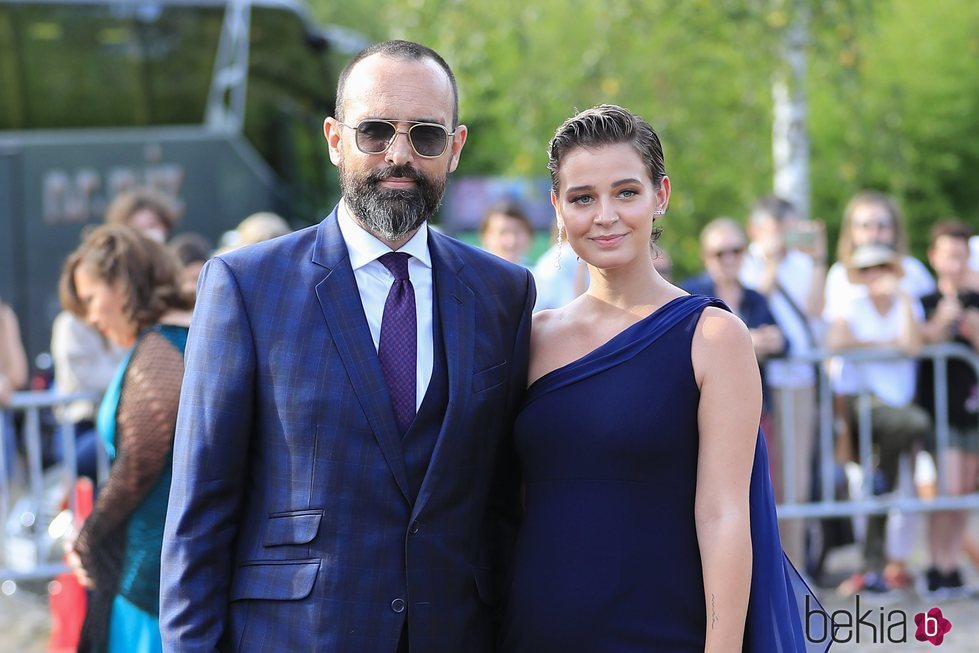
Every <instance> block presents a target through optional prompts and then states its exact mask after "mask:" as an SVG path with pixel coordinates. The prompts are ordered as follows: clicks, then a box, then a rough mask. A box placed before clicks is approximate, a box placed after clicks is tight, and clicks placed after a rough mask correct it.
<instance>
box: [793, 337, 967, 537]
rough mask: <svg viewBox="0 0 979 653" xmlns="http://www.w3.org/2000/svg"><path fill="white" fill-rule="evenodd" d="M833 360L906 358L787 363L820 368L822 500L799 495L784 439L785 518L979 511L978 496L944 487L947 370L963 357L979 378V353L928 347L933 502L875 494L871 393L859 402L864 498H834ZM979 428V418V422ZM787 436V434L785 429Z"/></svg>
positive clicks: (823, 355) (892, 353)
mask: <svg viewBox="0 0 979 653" xmlns="http://www.w3.org/2000/svg"><path fill="white" fill-rule="evenodd" d="M833 358H843V359H845V360H847V361H886V360H897V359H906V358H907V355H906V354H904V353H902V352H900V351H899V350H883V349H878V350H870V349H866V350H847V351H829V350H817V351H814V352H812V353H811V354H810V355H806V356H794V357H792V358H790V359H788V360H792V361H796V362H804V363H809V364H812V365H815V366H816V368H817V370H818V375H819V376H818V378H819V411H818V422H819V437H818V447H819V452H818V458H819V463H820V464H819V476H818V480H819V484H820V497H822V499H821V500H820V501H816V502H805V501H800V500H799V499H800V498H799V497H797V496H796V492H795V487H796V484H795V473H796V470H795V466H794V464H793V462H792V461H794V460H795V457H794V455H795V445H796V442H795V438H791V437H788V438H782V440H781V446H782V454H783V455H782V481H783V490H784V493H783V495H782V496H783V497H784V501H783V502H781V503H780V504H779V505H778V516H779V518H780V519H798V518H806V517H852V516H855V515H868V514H881V513H886V512H888V511H889V510H890V509H892V508H896V509H898V510H901V511H904V512H931V511H936V510H965V509H976V508H979V492H975V491H974V492H972V493H971V494H964V495H959V496H949V495H948V493H947V492H946V487H945V477H946V474H945V456H944V454H945V452H946V451H947V450H948V439H949V424H948V379H947V374H946V371H947V368H948V361H949V360H950V359H958V360H961V361H964V362H966V363H968V364H969V365H971V366H972V368H973V369H974V370H975V371H976V373H977V375H979V355H977V354H976V352H974V351H973V350H971V349H969V348H968V347H966V346H965V345H963V344H960V343H941V344H937V345H928V346H926V347H923V348H922V350H921V352H920V353H919V354H918V356H917V359H918V360H931V361H932V362H933V363H934V369H935V374H934V392H935V420H934V424H933V426H934V429H935V464H936V466H937V468H938V479H937V480H938V493H937V496H935V497H933V498H925V497H899V496H887V495H881V496H874V494H873V492H872V489H871V484H872V482H873V471H874V469H873V468H874V465H873V446H872V443H873V437H872V433H871V426H870V411H871V396H870V395H869V394H867V393H863V394H860V395H858V399H857V415H856V420H855V421H856V425H857V437H858V443H859V455H860V468H861V470H862V472H863V491H862V493H861V494H862V495H863V497H862V498H861V499H858V500H835V499H834V496H835V483H834V466H835V465H836V460H835V438H836V434H835V430H834V424H835V421H834V419H835V416H834V414H833V393H832V390H831V388H830V380H829V375H828V372H827V370H826V366H825V363H826V362H828V361H829V360H831V359H833ZM782 400H783V401H782V403H781V404H780V407H781V409H782V422H783V423H784V424H792V423H793V421H792V417H793V415H792V413H793V408H794V407H793V406H792V397H791V396H790V395H789V394H788V393H783V395H782ZM977 425H979V418H977ZM783 432H784V431H783Z"/></svg>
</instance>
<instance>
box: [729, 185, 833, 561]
mask: <svg viewBox="0 0 979 653" xmlns="http://www.w3.org/2000/svg"><path fill="white" fill-rule="evenodd" d="M748 235H749V236H750V238H751V243H750V244H749V246H748V252H747V255H746V256H745V259H744V262H743V263H742V267H741V275H740V276H741V282H742V283H743V284H744V285H745V286H746V287H748V288H752V289H754V290H757V291H758V292H760V293H761V294H763V295H765V297H766V298H767V299H768V304H769V306H770V308H771V310H772V315H773V316H774V317H775V321H776V323H777V324H778V326H779V327H780V328H781V330H782V333H783V335H784V336H785V338H786V340H788V354H789V356H790V357H791V356H793V355H797V356H798V355H804V354H807V353H809V352H811V351H813V350H814V349H817V348H818V347H819V345H820V337H821V333H822V328H821V321H820V314H821V313H822V297H823V282H824V279H825V275H826V236H825V233H824V230H823V225H822V223H819V222H802V221H801V220H800V219H799V217H798V215H797V214H796V212H795V209H794V207H793V206H792V204H790V203H789V202H787V201H786V200H784V199H782V198H780V197H777V196H775V195H769V196H766V197H762V198H761V199H759V200H758V201H757V202H756V203H755V205H754V207H753V208H752V210H751V214H750V216H749V218H748ZM765 378H766V381H767V385H768V388H769V389H770V391H771V394H772V396H771V398H770V399H771V402H770V404H771V406H772V429H773V431H774V433H772V437H770V438H769V441H770V442H771V443H772V445H773V446H772V448H773V449H775V451H773V455H772V460H773V466H774V468H775V476H776V478H775V481H776V488H777V489H776V491H777V492H779V491H780V492H779V495H778V496H779V498H780V499H781V500H782V501H787V502H791V503H804V502H806V501H808V499H809V487H810V479H811V468H812V456H813V451H814V448H815V437H816V433H817V424H816V417H817V415H816V413H817V411H816V407H817V406H816V401H817V378H816V372H815V367H814V365H813V364H812V363H807V362H802V361H792V360H779V359H777V358H776V359H772V360H769V361H767V362H766V363H765ZM789 449H791V460H790V461H789V462H788V464H789V465H791V468H792V473H791V475H792V477H793V478H794V482H793V483H791V487H786V483H785V480H784V479H785V477H786V475H787V474H786V471H785V466H786V461H785V460H784V458H785V454H786V451H788V450H789ZM804 524H805V522H804V521H803V520H798V519H792V520H782V521H780V522H779V527H780V529H781V535H782V544H783V547H784V548H785V551H786V553H788V555H789V558H790V559H792V561H793V562H795V564H796V565H797V566H799V567H800V568H801V567H802V566H803V563H804V556H805V528H804Z"/></svg>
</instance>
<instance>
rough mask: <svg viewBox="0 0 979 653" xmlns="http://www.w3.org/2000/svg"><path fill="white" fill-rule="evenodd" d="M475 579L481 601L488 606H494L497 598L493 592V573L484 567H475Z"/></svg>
mask: <svg viewBox="0 0 979 653" xmlns="http://www.w3.org/2000/svg"><path fill="white" fill-rule="evenodd" d="M473 578H474V579H475V580H476V594H477V595H478V596H479V598H480V600H481V601H482V602H483V603H485V604H487V605H492V604H493V601H494V598H495V597H494V592H493V572H492V571H490V570H489V569H483V568H482V567H474V568H473Z"/></svg>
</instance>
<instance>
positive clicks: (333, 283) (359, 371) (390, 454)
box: [313, 210, 411, 503]
mask: <svg viewBox="0 0 979 653" xmlns="http://www.w3.org/2000/svg"><path fill="white" fill-rule="evenodd" d="M313 263H315V264H317V265H320V266H323V267H325V268H326V269H327V270H328V272H327V275H326V277H325V278H324V279H323V280H322V281H321V282H319V283H318V284H317V285H316V298H317V299H318V300H319V303H320V308H321V309H322V311H323V318H324V319H325V320H326V326H327V328H328V329H329V330H330V335H331V336H332V337H333V341H334V342H335V343H336V347H337V351H338V352H339V354H340V360H341V361H343V366H344V367H345V368H346V370H347V375H348V376H349V377H350V383H351V385H352V386H353V390H354V392H355V393H356V395H357V398H358V399H359V400H360V404H361V407H362V408H363V410H364V414H365V415H366V416H367V421H368V422H369V423H370V426H371V430H373V432H374V436H375V437H376V438H377V443H378V445H379V446H380V447H381V451H382V452H383V454H384V459H385V460H386V461H387V463H388V466H389V467H390V468H391V472H392V474H394V478H395V481H397V483H398V487H399V488H401V492H402V494H404V496H405V499H406V500H408V502H409V503H411V498H410V497H411V495H410V494H409V491H408V472H407V469H406V467H405V460H404V452H403V450H402V447H401V436H400V435H399V433H398V426H397V423H396V422H395V418H394V409H393V408H392V407H391V397H390V396H389V394H388V390H387V386H386V385H385V384H384V376H383V374H382V372H381V364H380V362H378V359H377V350H375V349H374V342H373V340H371V335H370V330H369V328H368V326H367V318H366V317H365V315H364V306H363V304H362V303H361V301H360V292H359V291H358V290H357V281H356V279H355V278H354V273H353V269H352V268H351V267H350V260H349V258H348V255H347V247H346V244H345V243H344V241H343V236H342V235H341V234H340V228H339V226H338V225H337V218H336V210H334V211H333V214H331V215H330V217H328V218H327V219H326V220H324V221H323V222H322V223H321V224H320V227H319V229H318V230H317V233H316V245H315V247H314V250H313Z"/></svg>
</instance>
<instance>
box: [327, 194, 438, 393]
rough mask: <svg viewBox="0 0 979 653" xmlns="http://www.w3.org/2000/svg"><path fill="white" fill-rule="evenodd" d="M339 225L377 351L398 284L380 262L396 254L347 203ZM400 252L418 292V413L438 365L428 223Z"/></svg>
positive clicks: (339, 214)
mask: <svg viewBox="0 0 979 653" xmlns="http://www.w3.org/2000/svg"><path fill="white" fill-rule="evenodd" d="M337 222H338V224H339V226H340V233H341V234H342V235H343V240H344V242H345V243H346V245H347V253H348V254H349V256H350V265H351V267H353V270H354V279H355V280H356V281H357V290H358V291H360V301H361V303H362V304H363V306H364V314H365V315H366V316H367V326H368V327H370V331H371V339H372V340H373V341H374V349H375V350H376V349H377V347H378V344H379V343H380V341H381V319H382V318H383V317H384V302H385V301H386V300H387V297H388V291H390V290H391V286H392V285H393V284H394V275H393V274H391V272H390V271H389V270H388V269H387V268H386V267H384V264H383V263H381V262H380V261H379V260H378V259H379V258H380V257H381V256H383V255H385V254H387V253H388V252H391V251H392V250H391V248H390V247H388V246H387V245H386V244H384V243H383V242H381V241H380V240H378V239H377V238H376V237H375V236H374V235H373V234H372V233H370V232H369V231H367V230H366V229H364V228H363V227H361V226H360V224H359V223H358V222H357V221H356V220H354V219H353V217H352V216H351V215H350V212H349V211H348V209H347V207H346V204H344V203H343V202H340V207H339V209H338V210H337ZM398 251H399V252H403V253H405V254H410V255H411V258H409V259H408V278H409V279H410V280H411V285H412V286H413V287H414V289H415V312H416V316H417V320H418V322H417V325H418V349H417V356H418V359H417V365H416V368H415V369H416V377H415V409H416V410H417V409H418V408H420V407H421V405H422V400H423V399H424V398H425V391H426V390H427V389H428V384H429V382H430V381H431V380H432V368H433V367H434V365H435V362H434V346H433V339H434V335H433V331H432V329H433V321H432V318H433V314H432V307H433V303H432V302H433V301H434V300H433V296H432V288H433V284H432V255H431V254H430V253H429V251H428V223H427V222H426V223H424V224H422V226H421V227H420V228H419V229H418V231H417V232H415V235H414V236H412V237H411V239H410V240H409V241H408V242H407V243H405V244H404V245H402V246H401V248H400V249H399V250H398Z"/></svg>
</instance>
